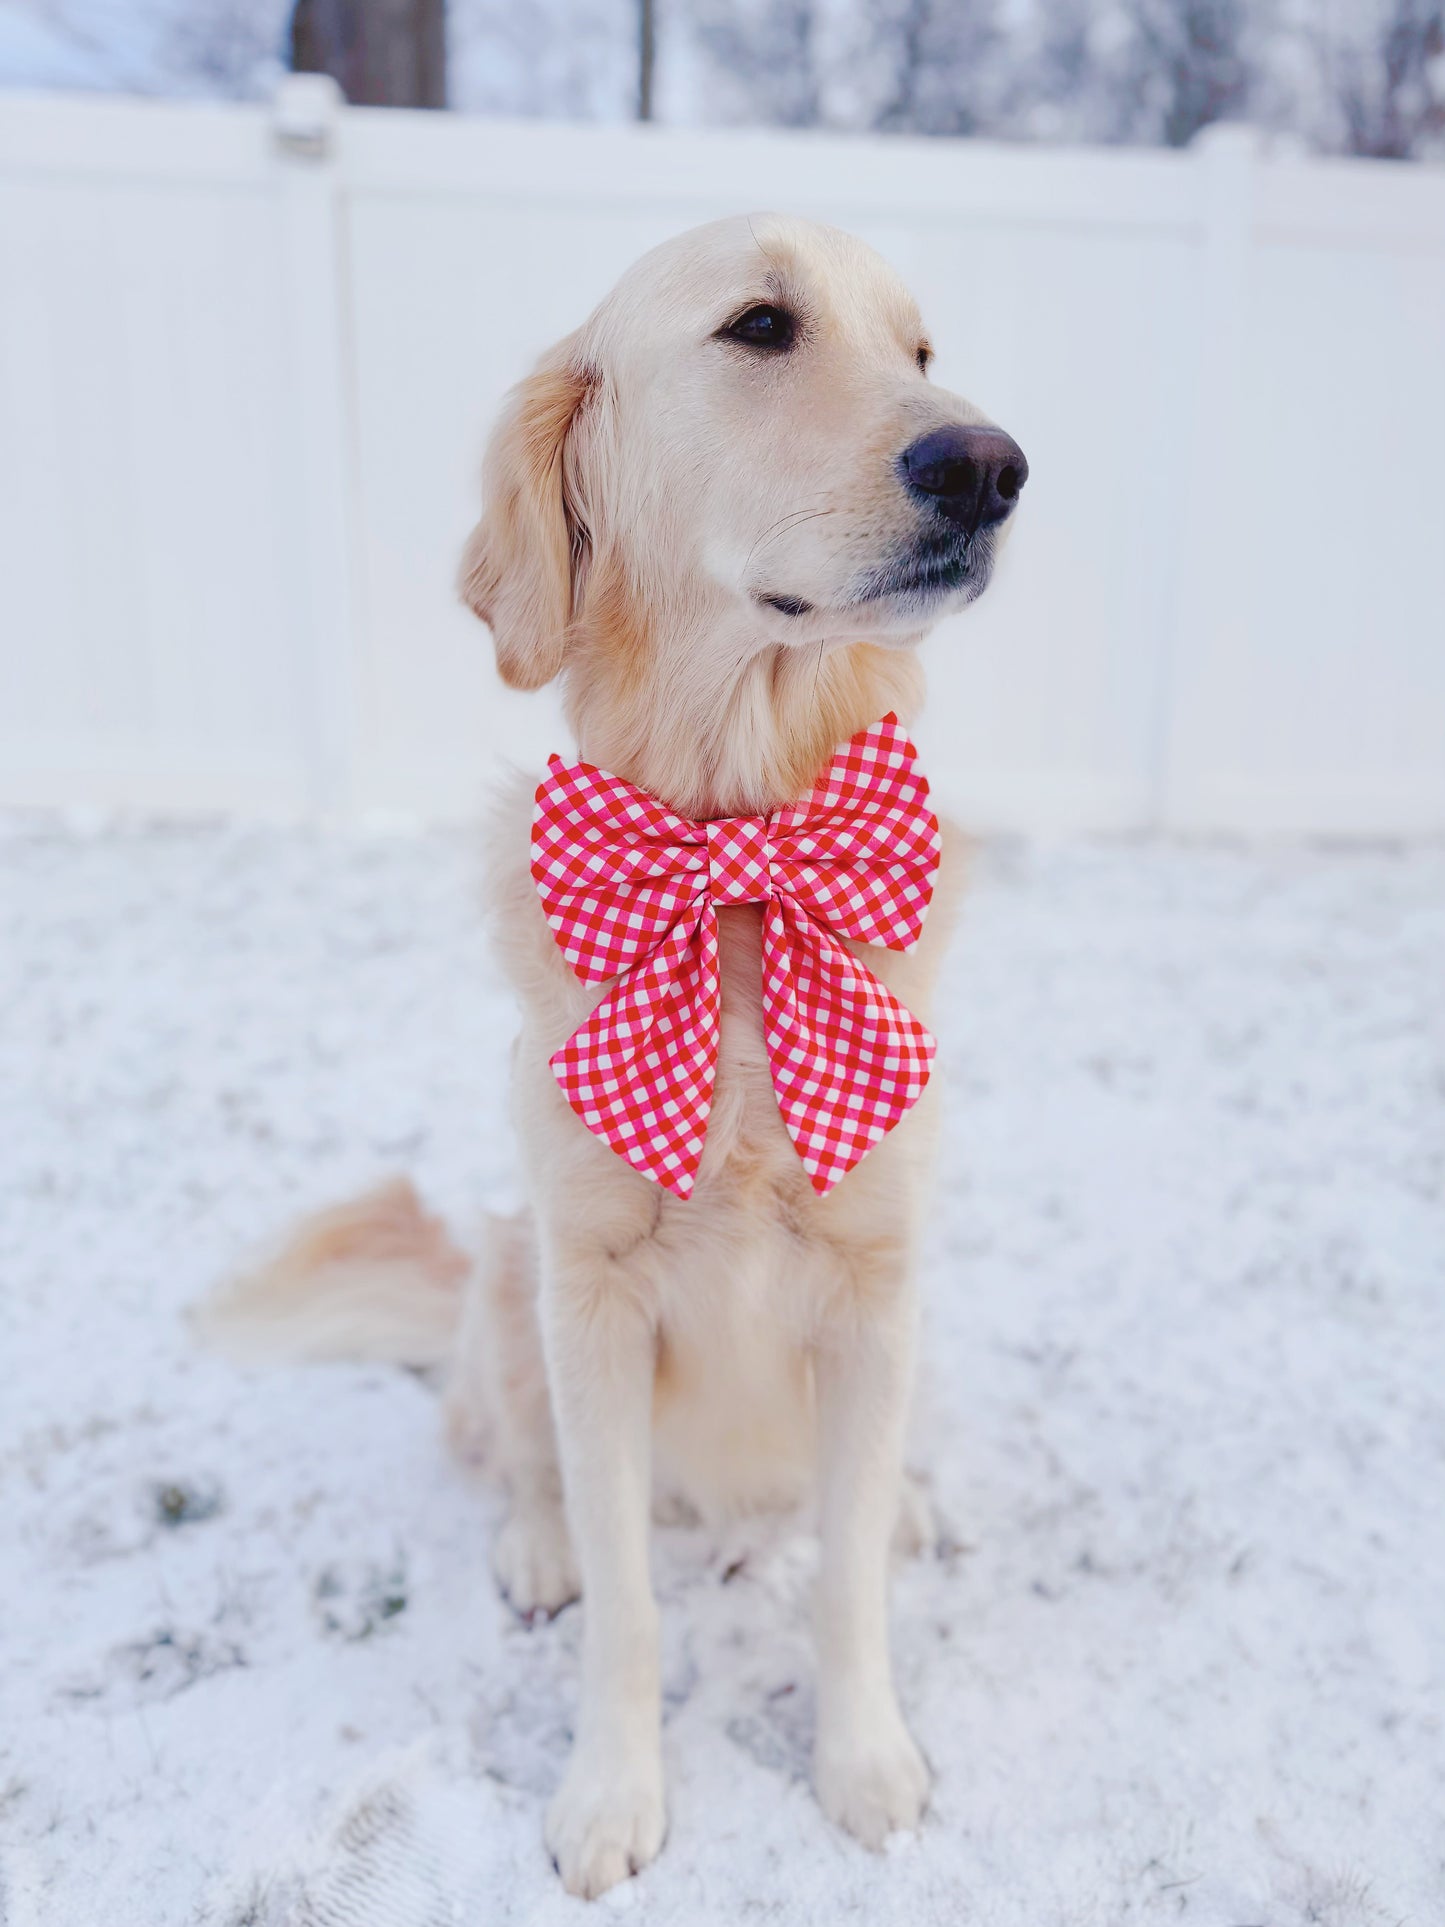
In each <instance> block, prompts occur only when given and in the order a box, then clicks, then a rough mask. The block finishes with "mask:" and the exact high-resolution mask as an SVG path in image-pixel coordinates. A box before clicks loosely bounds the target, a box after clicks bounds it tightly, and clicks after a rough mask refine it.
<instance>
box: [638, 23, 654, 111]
mask: <svg viewBox="0 0 1445 1927" xmlns="http://www.w3.org/2000/svg"><path fill="white" fill-rule="evenodd" d="M656 66H657V7H656V3H655V0H637V118H638V119H639V120H651V119H652V76H653V72H654V69H655V68H656Z"/></svg>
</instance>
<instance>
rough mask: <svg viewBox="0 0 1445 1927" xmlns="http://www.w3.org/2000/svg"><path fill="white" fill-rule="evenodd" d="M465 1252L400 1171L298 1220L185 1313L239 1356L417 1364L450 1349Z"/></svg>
mask: <svg viewBox="0 0 1445 1927" xmlns="http://www.w3.org/2000/svg"><path fill="white" fill-rule="evenodd" d="M471 1271H472V1261H471V1259H470V1258H468V1257H467V1255H466V1253H465V1252H463V1251H462V1250H461V1249H460V1248H459V1247H458V1246H457V1245H456V1244H455V1243H454V1242H453V1241H452V1238H451V1235H450V1233H449V1232H448V1231H447V1229H446V1227H445V1225H444V1224H443V1223H442V1222H441V1220H440V1219H439V1218H436V1217H433V1216H432V1215H431V1214H430V1213H429V1212H428V1211H427V1210H426V1209H425V1207H424V1206H423V1204H422V1202H421V1199H420V1198H419V1197H418V1196H417V1194H416V1191H415V1189H414V1187H413V1186H412V1185H411V1184H410V1182H409V1181H408V1180H407V1179H405V1178H391V1179H388V1180H387V1182H386V1183H384V1184H380V1185H378V1186H377V1187H376V1188H375V1189H374V1190H372V1191H368V1192H366V1193H365V1194H364V1195H363V1196H362V1197H359V1198H355V1199H353V1200H352V1201H351V1202H350V1203H348V1204H339V1205H334V1206H333V1207H332V1208H331V1209H330V1210H328V1211H321V1212H318V1213H317V1214H316V1216H315V1217H312V1218H308V1219H307V1220H306V1221H305V1222H304V1223H303V1224H301V1225H300V1226H298V1228H297V1229H296V1230H295V1231H294V1232H292V1234H291V1235H290V1237H289V1238H288V1239H287V1240H286V1242H285V1243H284V1244H283V1245H282V1246H281V1248H280V1249H279V1250H278V1251H276V1252H275V1253H273V1255H272V1256H271V1257H270V1258H269V1259H267V1260H266V1261H265V1262H264V1263H262V1264H260V1265H259V1266H257V1267H256V1268H255V1269H254V1270H252V1271H248V1272H246V1273H244V1274H243V1275H242V1276H241V1277H239V1278H237V1279H235V1280H234V1281H233V1282H232V1283H231V1284H229V1285H227V1286H225V1287H224V1288H223V1289H222V1290H221V1291H219V1292H218V1293H217V1294H216V1295H215V1296H214V1297H212V1298H210V1299H208V1300H206V1301H204V1302H203V1303H202V1304H200V1305H198V1306H197V1307H196V1308H195V1309H194V1310H193V1311H192V1313H191V1322H192V1328H193V1330H194V1331H195V1333H196V1335H197V1337H198V1338H200V1339H201V1340H202V1342H203V1343H205V1344H207V1345H209V1346H211V1347H212V1348H214V1349H215V1350H217V1351H219V1352H222V1353H224V1354H225V1355H226V1356H228V1357H230V1358H234V1359H237V1360H242V1361H245V1362H247V1363H257V1364H260V1363H266V1364H272V1363H279V1362H281V1361H283V1360H287V1361H290V1360H294V1361H304V1360H318V1359H356V1360H372V1361H375V1362H377V1363H383V1364H392V1365H410V1366H416V1367H421V1368H427V1367H438V1366H442V1365H445V1364H446V1363H448V1361H449V1360H450V1359H451V1357H452V1354H453V1351H454V1350H455V1347H456V1344H457V1339H458V1333H459V1329H460V1326H461V1321H462V1312H463V1301H464V1298H465V1296H466V1289H465V1288H466V1285H467V1281H468V1278H469V1276H470V1274H471Z"/></svg>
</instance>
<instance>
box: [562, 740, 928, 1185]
mask: <svg viewBox="0 0 1445 1927" xmlns="http://www.w3.org/2000/svg"><path fill="white" fill-rule="evenodd" d="M916 756H917V752H916V751H915V750H914V747H913V745H912V743H911V742H909V740H908V738H907V737H906V736H905V735H904V733H903V731H902V730H901V729H900V728H899V726H898V719H897V717H895V716H885V717H884V718H883V720H882V722H880V723H874V724H873V725H872V727H871V728H869V729H864V730H860V731H859V732H858V734H857V735H856V736H854V737H853V738H852V740H851V741H850V742H847V743H845V744H844V745H843V746H842V748H841V749H839V750H838V751H837V752H836V754H835V755H834V756H833V759H832V761H831V762H830V763H829V764H828V767H827V768H826V769H825V770H824V771H823V773H822V775H821V776H820V777H819V779H818V782H817V783H816V785H815V786H814V788H813V789H812V790H811V791H810V793H809V794H808V795H807V796H806V797H805V798H804V799H803V800H802V801H801V802H800V803H794V804H790V805H788V806H786V807H785V808H783V809H780V810H775V811H774V812H773V813H772V814H771V815H769V816H738V817H727V818H724V819H722V820H721V821H717V822H702V823H695V822H692V821H690V820H689V819H688V818H687V817H684V816H678V815H677V814H675V813H674V812H673V811H671V810H669V809H667V808H666V807H665V806H664V805H663V804H662V803H660V802H658V800H657V798H656V797H653V796H649V795H648V794H647V792H646V791H645V790H640V789H638V788H636V786H635V785H633V784H631V783H627V782H624V781H623V780H622V779H621V778H620V777H618V776H613V775H612V774H610V772H608V771H607V770H600V769H595V768H594V767H593V766H592V765H591V764H590V763H564V762H563V761H562V759H561V758H560V757H557V756H554V757H553V758H552V759H551V762H550V765H549V774H548V776H547V778H546V780H545V781H544V782H543V783H542V784H541V786H540V788H539V789H538V791H537V812H536V817H535V819H534V822H533V826H532V876H533V879H534V881H535V882H536V885H537V889H538V892H539V893H540V895H541V898H542V904H543V908H544V910H545V912H546V916H547V921H548V923H549V924H550V925H551V927H552V932H553V934H554V936H555V937H556V939H557V942H558V944H559V945H560V946H561V948H562V951H563V954H564V955H565V956H566V958H567V961H568V963H569V964H570V965H571V966H572V968H573V970H574V971H575V972H576V973H577V975H578V976H579V977H582V978H584V979H585V980H586V981H588V982H590V983H602V982H606V981H607V980H608V979H609V978H612V979H615V982H614V983H613V984H612V987H611V989H610V990H609V991H608V992H607V994H606V995H605V996H604V997H603V998H602V1001H601V1002H600V1003H599V1004H598V1005H597V1008H596V1009H595V1010H594V1011H593V1013H592V1015H591V1016H590V1017H589V1018H588V1019H587V1021H586V1023H584V1024H582V1025H580V1026H579V1027H578V1029H577V1030H576V1031H574V1033H573V1034H572V1036H571V1037H570V1038H569V1039H568V1041H567V1042H566V1043H565V1044H564V1045H563V1046H562V1048H561V1049H560V1050H559V1051H557V1052H556V1053H555V1054H554V1056H553V1058H552V1071H553V1075H554V1076H555V1077H556V1079H557V1082H558V1084H559V1086H560V1087H561V1090H562V1094H563V1096H564V1097H565V1098H566V1099H567V1102H568V1103H569V1104H570V1105H571V1106H572V1108H573V1110H574V1111H576V1113H577V1115H578V1116H579V1117H580V1118H581V1119H582V1122H583V1123H584V1124H585V1125H586V1126H587V1128H588V1130H589V1131H592V1132H593V1133H594V1134H595V1135H596V1136H598V1137H600V1138H602V1139H603V1141H604V1142H605V1143H607V1144H609V1145H610V1146H611V1147H612V1149H613V1150H614V1151H616V1152H617V1154H618V1155H619V1156H620V1157H622V1158H625V1159H626V1160H627V1162H628V1163H629V1164H630V1165H632V1166H633V1168H634V1169H635V1170H637V1171H640V1172H641V1173H642V1174H643V1176H644V1177H648V1178H651V1179H653V1180H654V1181H655V1182H656V1183H658V1184H661V1185H664V1186H666V1188H667V1189H668V1190H669V1191H672V1192H673V1193H675V1195H676V1196H678V1197H680V1198H686V1197H688V1196H690V1195H691V1192H692V1188H693V1183H694V1180H695V1179H696V1176H697V1169H698V1165H699V1163H700V1161H701V1158H702V1152H703V1144H704V1142H705V1139H706V1135H707V1120H708V1114H709V1111H710V1109H711V1106H712V1094H713V1085H714V1082H715V1080H716V1076H717V1056H718V1035H719V1013H720V1008H721V984H720V980H719V974H718V937H717V911H718V909H719V908H720V907H725V906H727V905H729V904H739V903H761V904H764V905H765V906H766V907H765V910H764V913H763V936H762V978H763V1034H764V1039H765V1042H766V1044H767V1051H768V1063H769V1067H770V1069H771V1071H772V1077H773V1088H774V1090H775V1091H776V1093H777V1098H778V1108H779V1110H780V1111H781V1113H782V1118H783V1123H784V1125H785V1126H786V1128H787V1131H788V1135H789V1136H790V1137H791V1138H792V1140H793V1144H794V1146H795V1147H796V1149H797V1152H798V1156H799V1157H800V1158H801V1160H802V1163H803V1168H804V1169H805V1170H806V1172H807V1173H808V1177H809V1179H810V1180H811V1182H812V1185H813V1188H814V1190H815V1191H817V1192H818V1193H819V1194H820V1195H826V1193H827V1192H828V1191H830V1190H831V1189H832V1187H833V1186H834V1185H835V1184H836V1183H837V1182H838V1180H839V1179H840V1178H841V1177H843V1176H845V1175H846V1174H847V1173H848V1172H849V1171H851V1170H852V1168H853V1166H854V1165H855V1164H857V1162H858V1161H859V1159H860V1158H862V1157H863V1156H864V1155H865V1153H866V1152H867V1151H869V1150H870V1149H871V1148H872V1146H873V1145H875V1144H876V1143H877V1142H878V1140H879V1139H880V1138H882V1137H883V1136H884V1135H885V1134H886V1133H887V1132H889V1131H891V1130H892V1129H893V1127H894V1125H895V1124H897V1123H898V1121H899V1119H900V1118H902V1117H903V1116H904V1114H905V1113H906V1112H907V1111H908V1110H909V1109H910V1107H911V1106H912V1105H913V1104H914V1103H916V1102H917V1100H918V1098H919V1097H920V1096H921V1095H922V1093H923V1089H924V1086H925V1085H926V1084H927V1082H928V1078H929V1073H930V1071H931V1069H932V1065H933V1054H934V1042H933V1038H932V1037H931V1036H930V1035H929V1033H928V1031H927V1030H926V1029H925V1028H924V1027H923V1025H922V1024H920V1023H919V1022H918V1020H917V1018H915V1017H914V1016H913V1014H912V1013H911V1012H910V1011H908V1010H907V1009H905V1008H904V1006H903V1005H902V1004H901V1003H900V1002H899V1001H898V999H897V998H896V997H894V995H893V994H892V992H891V991H890V990H889V989H888V988H887V987H886V986H885V985H884V984H882V983H880V982H879V981H878V979H877V978H876V977H875V976H874V975H873V973H872V971H871V970H869V969H868V967H867V965H866V964H865V963H864V962H863V961H862V959H861V958H860V957H859V956H858V955H857V954H856V952H855V951H854V950H852V949H850V948H849V947H848V945H849V943H854V944H883V945H886V946H887V947H888V948H889V949H891V950H911V949H912V948H913V946H914V944H916V943H917V941H918V938H919V935H920V933H921V931H922V928H923V919H924V916H925V914H926V912H927V909H928V904H929V899H930V898H931V896H932V894H933V878H934V873H935V871H936V870H937V868H938V859H939V835H938V819H937V818H936V817H935V816H934V814H933V812H932V810H931V809H929V808H928V805H927V796H928V784H927V783H926V782H925V781H924V779H923V777H922V776H921V775H919V773H918V772H917V770H916V768H915V766H914V765H915V761H916Z"/></svg>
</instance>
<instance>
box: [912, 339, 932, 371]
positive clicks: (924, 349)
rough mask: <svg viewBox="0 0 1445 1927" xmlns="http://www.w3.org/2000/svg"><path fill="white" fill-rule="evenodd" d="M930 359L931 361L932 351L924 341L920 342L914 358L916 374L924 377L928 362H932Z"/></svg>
mask: <svg viewBox="0 0 1445 1927" xmlns="http://www.w3.org/2000/svg"><path fill="white" fill-rule="evenodd" d="M932 359H933V350H932V349H931V348H930V347H929V345H928V343H927V342H926V341H920V342H919V344H918V354H917V356H916V360H917V362H918V372H919V373H920V374H922V375H926V374H927V373H928V364H929V362H930V361H932Z"/></svg>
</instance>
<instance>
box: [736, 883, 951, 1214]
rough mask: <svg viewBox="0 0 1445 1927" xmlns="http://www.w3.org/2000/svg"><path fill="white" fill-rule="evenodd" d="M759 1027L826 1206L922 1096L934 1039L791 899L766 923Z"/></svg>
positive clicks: (781, 900) (777, 902)
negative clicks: (841, 1183) (843, 1180)
mask: <svg viewBox="0 0 1445 1927" xmlns="http://www.w3.org/2000/svg"><path fill="white" fill-rule="evenodd" d="M763 1028H764V1031H765V1033H766V1037H767V1045H768V1061H769V1064H770V1065H771V1067H772V1073H773V1088H774V1090H775V1091H776V1092H777V1097H778V1108H779V1110H780V1111H781V1112H782V1115H783V1123H784V1124H785V1125H786V1126H787V1131H788V1135H789V1137H791V1138H792V1140H793V1143H794V1145H795V1147H796V1148H797V1152H798V1156H799V1157H800V1158H801V1159H802V1162H803V1168H804V1170H806V1172H807V1173H808V1178H809V1180H810V1182H811V1184H812V1186H813V1189H814V1190H815V1191H816V1192H817V1193H818V1194H819V1196H820V1197H826V1196H827V1194H828V1192H829V1191H831V1190H832V1188H833V1186H834V1185H835V1184H836V1183H837V1182H838V1180H839V1179H840V1178H844V1177H846V1176H847V1174H848V1173H849V1172H850V1171H851V1170H852V1169H853V1166H854V1165H855V1164H857V1163H858V1162H859V1160H860V1159H861V1158H862V1157H864V1156H865V1155H866V1153H867V1152H869V1151H871V1150H872V1148H873V1146H874V1145H875V1144H877V1143H878V1141H879V1139H880V1138H883V1137H885V1136H886V1135H887V1134H888V1132H889V1131H891V1130H892V1129H893V1127H894V1125H895V1124H897V1123H898V1121H899V1119H900V1118H902V1117H903V1116H904V1114H905V1113H906V1112H907V1111H909V1110H910V1109H911V1108H912V1106H913V1105H914V1104H916V1103H917V1102H918V1099H919V1098H920V1097H921V1096H922V1095H923V1091H924V1087H925V1086H926V1085H927V1083H928V1079H929V1075H930V1073H931V1071H932V1069H933V1056H934V1051H935V1049H936V1046H935V1043H934V1040H933V1036H932V1034H931V1032H929V1031H928V1030H927V1029H926V1028H925V1027H924V1026H923V1025H922V1024H920V1023H919V1021H918V1019H917V1018H916V1017H915V1016H914V1015H913V1013H912V1012H911V1011H910V1010H909V1009H907V1007H906V1006H905V1005H903V1004H901V1003H900V1002H899V1001H898V999H897V998H896V997H895V996H894V995H893V993H892V991H891V990H889V989H888V988H887V986H886V985H884V984H881V983H880V982H879V981H878V979H877V978H876V977H875V976H874V975H873V972H872V971H871V970H869V968H868V967H867V965H866V964H864V963H861V962H860V961H859V960H858V958H857V957H855V956H854V955H853V953H852V951H850V950H848V949H846V948H845V947H844V945H843V944H841V943H840V942H839V941H838V939H837V938H836V937H834V936H833V935H832V933H831V932H830V931H828V930H825V929H824V928H823V927H822V925H821V924H818V923H815V922H814V921H813V919H812V918H811V917H809V916H808V915H806V913H805V912H804V911H802V910H801V909H800V908H799V907H798V905H797V904H795V903H794V902H792V901H791V899H789V898H787V897H774V898H773V900H772V901H771V903H770V904H769V905H768V911H767V916H766V918H765V920H764V924H763Z"/></svg>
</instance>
